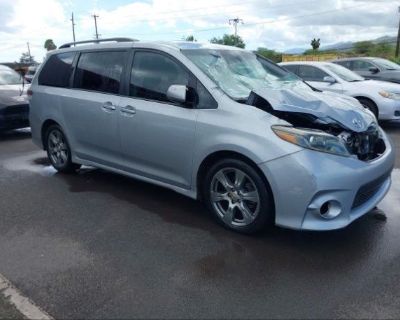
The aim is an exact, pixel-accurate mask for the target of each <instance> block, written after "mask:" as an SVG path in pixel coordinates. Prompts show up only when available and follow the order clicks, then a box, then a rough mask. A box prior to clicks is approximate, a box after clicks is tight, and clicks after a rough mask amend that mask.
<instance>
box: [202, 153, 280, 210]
mask: <svg viewBox="0 0 400 320" xmlns="http://www.w3.org/2000/svg"><path fill="white" fill-rule="evenodd" d="M228 158H229V159H237V160H242V161H243V162H245V163H247V164H248V165H250V166H251V167H252V168H253V169H254V170H256V171H257V173H258V174H259V175H260V177H261V179H262V180H263V181H264V184H265V187H266V188H267V189H268V191H269V193H270V195H271V201H272V205H273V208H274V214H275V197H274V192H273V190H272V188H271V184H270V183H269V181H268V179H267V177H266V176H265V174H264V173H263V172H262V170H261V169H260V168H259V167H258V166H257V164H256V162H255V161H253V160H252V159H250V158H249V157H247V156H245V155H243V154H242V153H240V152H237V151H231V150H220V151H214V152H212V153H210V154H209V155H207V156H206V157H205V158H204V159H203V160H202V161H201V163H200V165H199V167H198V170H197V174H196V189H197V190H196V191H197V199H199V200H203V194H202V189H203V188H202V186H203V183H204V177H205V176H206V174H205V173H206V171H207V170H208V169H209V168H210V167H211V166H212V165H213V164H214V163H216V162H217V161H220V160H222V159H228Z"/></svg>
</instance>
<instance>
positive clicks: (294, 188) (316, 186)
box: [260, 135, 395, 231]
mask: <svg viewBox="0 0 400 320" xmlns="http://www.w3.org/2000/svg"><path fill="white" fill-rule="evenodd" d="M384 141H385V145H386V150H385V152H384V153H383V154H382V155H381V156H380V157H378V158H376V159H374V160H372V161H362V160H358V159H354V158H351V157H341V156H336V155H331V154H327V153H321V152H316V151H313V150H307V149H305V150H302V151H299V152H297V153H294V154H291V155H288V156H285V157H283V158H279V159H277V160H272V161H269V162H266V163H263V164H261V165H260V168H261V170H262V171H263V172H264V174H265V176H266V177H267V179H268V181H269V182H270V184H271V188H272V190H273V195H274V201H275V222H276V224H277V225H279V226H283V227H287V228H292V229H301V230H321V231H322V230H333V229H339V228H343V227H345V226H347V225H349V224H350V223H351V222H352V221H354V220H356V219H357V218H359V217H361V216H362V215H364V214H366V213H367V212H369V211H370V210H372V209H373V208H374V207H375V206H376V205H377V204H378V203H379V202H380V201H381V200H382V199H383V197H384V196H385V195H386V193H387V192H388V190H389V188H390V184H391V180H390V173H391V171H392V169H393V166H394V159H395V155H394V151H393V149H392V146H391V143H390V141H389V140H388V138H387V137H386V136H385V135H384Z"/></svg>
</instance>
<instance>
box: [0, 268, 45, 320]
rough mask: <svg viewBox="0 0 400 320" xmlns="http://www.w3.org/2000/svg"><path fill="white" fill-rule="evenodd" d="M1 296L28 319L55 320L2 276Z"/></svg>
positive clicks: (0, 280) (0, 277) (0, 279)
mask: <svg viewBox="0 0 400 320" xmlns="http://www.w3.org/2000/svg"><path fill="white" fill-rule="evenodd" d="M0 295H2V296H4V297H5V298H6V299H7V300H8V301H9V302H10V303H11V304H12V305H13V306H14V307H15V308H16V309H17V310H18V311H19V312H20V313H22V314H23V315H24V316H25V317H27V318H28V319H37V320H53V318H52V317H51V316H50V315H48V314H47V313H46V312H44V311H43V310H41V309H40V308H39V307H38V306H36V305H35V304H34V303H33V302H32V301H31V300H30V299H29V298H27V297H25V296H24V295H23V294H22V293H21V292H20V291H19V290H18V289H17V288H15V287H14V286H13V285H12V284H11V282H10V281H8V280H7V279H6V278H5V277H4V276H3V275H1V274H0Z"/></svg>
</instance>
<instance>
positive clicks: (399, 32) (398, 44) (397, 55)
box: [395, 7, 400, 58]
mask: <svg viewBox="0 0 400 320" xmlns="http://www.w3.org/2000/svg"><path fill="white" fill-rule="evenodd" d="M399 13H400V7H399ZM399 47H400V21H399V30H398V31H397V44H396V54H395V55H396V58H398V57H399Z"/></svg>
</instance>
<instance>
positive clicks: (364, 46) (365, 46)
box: [354, 41, 375, 54]
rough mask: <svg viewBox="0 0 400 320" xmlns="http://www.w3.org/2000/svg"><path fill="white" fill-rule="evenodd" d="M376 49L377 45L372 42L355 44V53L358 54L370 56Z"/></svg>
mask: <svg viewBox="0 0 400 320" xmlns="http://www.w3.org/2000/svg"><path fill="white" fill-rule="evenodd" d="M374 47H375V44H374V43H373V42H372V41H360V42H356V43H355V44H354V52H355V53H357V54H368V53H369V52H370V51H371V50H373V49H374Z"/></svg>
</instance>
